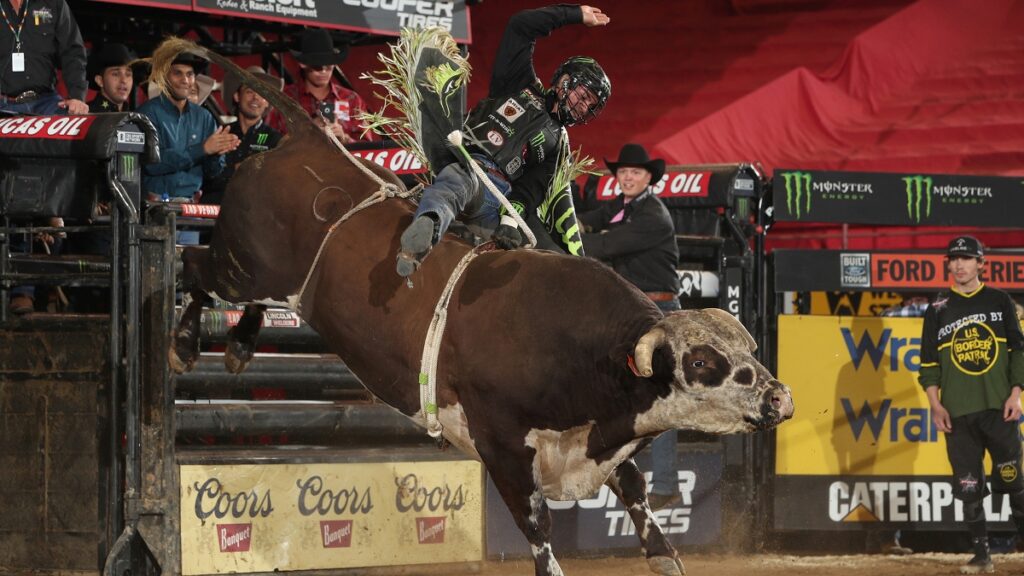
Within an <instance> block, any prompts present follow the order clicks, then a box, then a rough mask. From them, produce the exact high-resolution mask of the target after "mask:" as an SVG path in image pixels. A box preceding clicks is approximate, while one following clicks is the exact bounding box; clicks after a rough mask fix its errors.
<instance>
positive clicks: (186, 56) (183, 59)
mask: <svg viewBox="0 0 1024 576" xmlns="http://www.w3.org/2000/svg"><path fill="white" fill-rule="evenodd" d="M171 64H172V65H173V64H185V65H187V66H191V67H192V71H193V72H195V73H196V74H205V73H206V71H207V70H209V68H210V63H209V62H208V61H207V60H206V59H204V58H202V57H200V56H197V55H196V54H193V53H191V52H182V53H180V54H178V55H177V56H175V57H174V60H173V61H171Z"/></svg>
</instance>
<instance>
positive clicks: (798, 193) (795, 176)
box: [782, 172, 811, 220]
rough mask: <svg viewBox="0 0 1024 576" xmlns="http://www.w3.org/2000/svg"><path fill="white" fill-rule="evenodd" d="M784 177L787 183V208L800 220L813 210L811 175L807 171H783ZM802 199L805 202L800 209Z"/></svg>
mask: <svg viewBox="0 0 1024 576" xmlns="http://www.w3.org/2000/svg"><path fill="white" fill-rule="evenodd" d="M782 179H783V180H784V181H785V184H786V210H788V211H789V213H790V214H792V215H794V216H796V218H797V219H798V220H799V219H800V218H801V217H802V216H803V215H804V214H808V213H810V211H811V175H810V174H808V173H806V172H783V173H782ZM801 201H802V202H803V204H804V209H803V213H801V211H800V203H801Z"/></svg>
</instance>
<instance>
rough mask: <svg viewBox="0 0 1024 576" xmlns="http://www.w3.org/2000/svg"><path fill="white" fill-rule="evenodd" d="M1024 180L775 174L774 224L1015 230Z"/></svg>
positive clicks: (810, 172) (1022, 204)
mask: <svg viewBox="0 0 1024 576" xmlns="http://www.w3.org/2000/svg"><path fill="white" fill-rule="evenodd" d="M1022 193H1024V179H1022V178H1009V177H997V176H961V175H952V174H886V173H871V172H830V171H817V170H784V169H780V170H776V171H775V173H774V175H773V177H772V194H773V200H774V202H773V206H774V212H773V216H774V218H775V220H777V221H800V222H843V223H850V224H868V225H897V226H916V225H921V224H927V225H935V226H952V225H956V226H983V227H1018V226H1020V221H1019V219H1018V218H1016V215H1017V214H1019V213H1020V211H1021V209H1024V200H1022V199H1021V198H1022Z"/></svg>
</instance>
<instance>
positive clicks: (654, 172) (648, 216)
mask: <svg viewBox="0 0 1024 576" xmlns="http://www.w3.org/2000/svg"><path fill="white" fill-rule="evenodd" d="M605 163H606V164H607V165H608V170H610V171H611V173H612V174H614V175H615V179H616V180H617V181H618V183H619V188H621V189H622V194H621V195H620V196H619V197H618V198H616V199H615V200H612V201H610V202H606V203H604V205H603V206H601V207H600V208H598V209H596V210H592V211H590V212H587V213H586V214H583V215H581V216H580V221H581V222H582V224H583V228H584V230H585V232H584V234H583V236H582V239H583V251H584V252H585V253H586V254H587V256H591V257H593V258H597V259H599V260H603V261H605V262H607V263H608V264H610V265H611V266H612V268H614V269H615V271H616V272H618V273H619V274H620V275H621V276H622V277H623V278H625V279H626V280H629V281H630V282H631V283H632V284H633V285H635V286H636V287H637V288H639V289H641V290H643V291H644V294H647V296H648V297H649V298H650V299H651V300H653V301H654V303H655V305H657V306H658V308H659V309H660V310H661V311H662V312H665V313H669V312H673V311H676V310H679V309H680V306H679V298H678V296H679V276H678V274H677V273H676V268H677V267H678V265H679V247H678V245H677V244H676V233H675V227H674V226H673V224H672V217H671V216H669V213H668V208H666V207H665V204H664V203H662V201H661V199H660V198H658V197H657V196H656V195H655V194H654V191H653V190H651V184H655V183H657V182H660V181H661V177H662V176H663V175H664V174H665V161H664V160H661V159H654V160H652V159H650V158H649V157H648V155H647V150H645V149H644V147H643V146H640V145H639V144H626V145H625V146H623V147H622V150H620V151H619V158H618V160H616V161H614V162H613V161H611V160H607V159H606V160H605ZM677 442H678V436H677V434H676V431H675V430H670V431H668V432H665V433H664V434H662V435H661V436H658V437H657V438H655V440H654V442H653V443H651V459H652V461H653V464H652V467H653V474H652V476H653V485H652V487H651V492H650V494H649V495H648V502H649V503H650V505H651V509H652V510H659V509H661V508H664V507H665V506H668V505H670V504H674V503H676V502H679V501H680V499H681V495H680V492H679V479H678V471H677V469H676V468H677V466H676V446H677Z"/></svg>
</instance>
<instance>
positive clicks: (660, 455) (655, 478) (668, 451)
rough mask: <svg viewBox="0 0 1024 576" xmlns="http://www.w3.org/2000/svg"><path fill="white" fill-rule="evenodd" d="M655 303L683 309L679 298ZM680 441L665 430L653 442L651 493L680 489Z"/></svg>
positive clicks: (670, 309)
mask: <svg viewBox="0 0 1024 576" xmlns="http://www.w3.org/2000/svg"><path fill="white" fill-rule="evenodd" d="M655 304H657V305H658V308H659V309H660V310H661V311H662V312H665V313H666V314H667V313H669V312H674V311H676V310H680V309H681V307H680V306H679V299H678V298H677V299H675V300H669V301H666V302H655ZM678 442H679V438H678V434H677V433H676V431H675V430H669V431H668V432H664V433H662V434H661V436H658V437H657V438H655V439H654V442H651V480H652V482H651V493H654V494H673V493H675V492H678V491H679V471H678V466H677V464H676V448H677V444H678Z"/></svg>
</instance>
